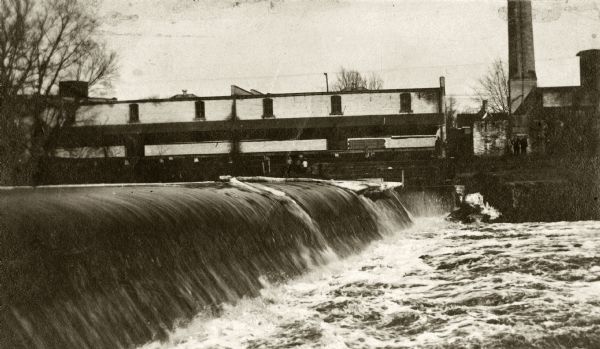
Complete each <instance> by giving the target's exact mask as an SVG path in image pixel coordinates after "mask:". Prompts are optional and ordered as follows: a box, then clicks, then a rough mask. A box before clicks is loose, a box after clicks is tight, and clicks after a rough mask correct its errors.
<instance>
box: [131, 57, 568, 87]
mask: <svg viewBox="0 0 600 349" xmlns="http://www.w3.org/2000/svg"><path fill="white" fill-rule="evenodd" d="M574 58H575V57H556V58H549V59H538V60H536V62H552V61H561V60H570V59H574ZM489 64H490V62H474V63H463V64H440V65H418V66H404V67H403V66H397V67H394V68H388V69H380V70H366V71H363V72H364V73H378V72H395V71H406V70H411V69H442V68H453V67H473V66H488V65H489ZM322 75H323V72H318V73H317V72H315V73H295V74H276V75H256V76H230V77H218V78H189V79H153V80H137V81H138V82H142V83H163V82H190V81H222V80H229V81H235V80H264V79H280V78H293V77H305V76H319V77H320V76H322Z"/></svg>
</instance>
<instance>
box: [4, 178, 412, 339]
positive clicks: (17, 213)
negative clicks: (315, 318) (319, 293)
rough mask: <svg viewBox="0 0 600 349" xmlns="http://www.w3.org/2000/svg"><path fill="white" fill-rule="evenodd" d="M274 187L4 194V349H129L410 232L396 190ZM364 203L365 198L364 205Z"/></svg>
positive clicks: (303, 184)
mask: <svg viewBox="0 0 600 349" xmlns="http://www.w3.org/2000/svg"><path fill="white" fill-rule="evenodd" d="M378 188H379V186H378V185H372V184H371V185H370V184H365V183H360V182H354V183H351V182H326V181H314V180H313V181H283V180H282V181H280V182H275V181H269V182H261V181H258V182H248V181H246V182H242V181H239V180H237V179H235V178H234V179H230V180H227V181H224V182H206V183H185V184H169V185H152V184H144V185H112V186H59V187H40V188H7V189H5V190H2V193H1V194H2V195H1V197H0V200H1V207H2V213H1V214H2V219H1V220H0V222H1V228H0V230H1V231H2V233H1V234H0V236H1V239H2V242H1V243H0V246H1V247H0V251H1V252H0V261H1V279H2V280H6V281H8V282H3V283H2V286H1V288H2V289H1V292H0V293H1V294H2V308H1V318H2V321H0V323H1V325H0V343H2V344H3V347H9V348H130V347H132V346H134V345H140V344H143V343H145V342H147V341H150V340H159V339H165V338H166V337H167V333H168V332H169V331H172V330H173V329H174V326H175V325H176V324H177V323H181V322H182V321H183V322H185V321H188V320H190V319H191V318H192V317H193V316H194V315H196V314H198V313H201V312H205V311H209V310H210V309H213V311H217V309H219V307H221V306H222V305H223V304H231V303H234V302H236V301H238V300H239V299H241V298H242V297H256V296H258V295H259V294H260V290H261V288H262V287H263V285H264V283H265V282H269V283H277V282H281V281H282V280H287V279H289V278H292V277H294V276H297V275H299V274H301V273H302V272H304V271H306V270H307V269H310V268H312V267H314V266H319V265H324V264H326V263H327V262H328V261H329V260H331V259H338V258H344V257H347V256H349V255H351V254H355V253H356V252H358V251H360V250H362V249H363V248H365V247H366V246H367V244H368V243H369V242H371V241H373V240H376V239H380V238H382V237H383V236H384V235H385V234H388V233H390V232H391V231H394V230H398V229H404V228H407V227H409V226H410V225H411V224H412V220H411V218H410V215H409V213H408V212H407V211H406V210H405V209H404V207H403V205H402V203H401V201H400V200H399V198H398V195H397V194H396V192H395V191H393V190H386V191H383V192H379V193H377V195H370V194H369V192H372V191H379V189H378ZM369 197H372V199H370V198H369Z"/></svg>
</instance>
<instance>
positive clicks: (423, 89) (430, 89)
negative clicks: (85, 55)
mask: <svg viewBox="0 0 600 349" xmlns="http://www.w3.org/2000/svg"><path fill="white" fill-rule="evenodd" d="M440 91H441V87H419V88H402V89H385V90H383V89H382V90H363V91H330V92H292V93H265V94H260V95H259V94H252V93H250V94H249V95H235V96H231V95H228V96H203V97H202V96H201V97H199V96H196V95H192V94H188V95H187V96H182V97H181V98H176V99H177V101H195V100H199V99H201V100H227V99H233V98H235V99H253V98H275V97H299V96H331V95H351V94H369V93H371V94H375V93H403V92H415V93H419V92H421V93H440ZM170 100H171V101H172V98H147V99H132V100H115V99H110V100H109V99H107V100H105V102H96V101H93V100H87V101H83V102H82V103H81V104H83V105H86V104H102V103H109V104H118V103H128V104H131V103H146V102H150V103H159V102H167V101H170Z"/></svg>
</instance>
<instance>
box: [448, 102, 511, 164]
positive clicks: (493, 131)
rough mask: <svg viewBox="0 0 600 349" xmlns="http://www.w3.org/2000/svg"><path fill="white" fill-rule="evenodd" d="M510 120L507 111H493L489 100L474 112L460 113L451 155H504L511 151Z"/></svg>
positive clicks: (454, 132)
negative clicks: (489, 105)
mask: <svg viewBox="0 0 600 349" xmlns="http://www.w3.org/2000/svg"><path fill="white" fill-rule="evenodd" d="M508 132H509V120H508V114H506V113H491V112H489V111H488V110H487V101H483V105H482V107H481V110H480V111H479V112H477V113H474V114H458V115H457V129H456V130H454V131H453V137H452V141H451V142H450V144H452V145H453V149H452V150H451V151H450V154H451V156H453V157H456V156H468V155H476V156H502V155H505V154H507V153H508V152H510V140H509V137H508Z"/></svg>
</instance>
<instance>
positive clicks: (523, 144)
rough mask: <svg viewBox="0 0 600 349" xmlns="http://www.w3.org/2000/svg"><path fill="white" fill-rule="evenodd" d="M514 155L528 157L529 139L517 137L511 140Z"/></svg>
mask: <svg viewBox="0 0 600 349" xmlns="http://www.w3.org/2000/svg"><path fill="white" fill-rule="evenodd" d="M511 144H512V148H513V154H514V155H527V147H528V146H529V144H528V143H527V137H515V138H513V139H512V140H511Z"/></svg>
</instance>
